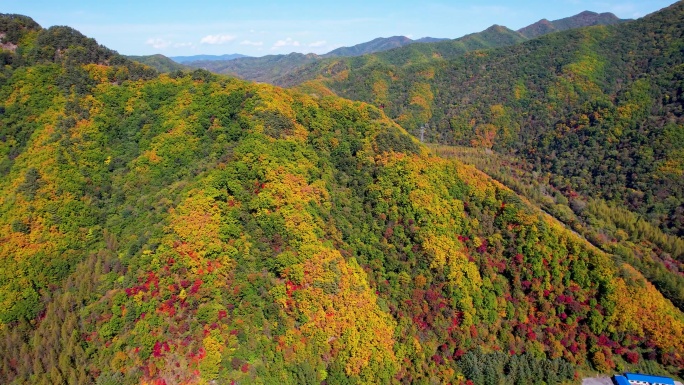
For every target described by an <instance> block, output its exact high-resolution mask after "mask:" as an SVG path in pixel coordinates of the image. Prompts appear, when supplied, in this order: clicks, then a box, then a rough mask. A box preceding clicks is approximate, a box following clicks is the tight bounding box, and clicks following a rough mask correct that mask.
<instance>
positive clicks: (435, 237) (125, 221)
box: [0, 15, 684, 385]
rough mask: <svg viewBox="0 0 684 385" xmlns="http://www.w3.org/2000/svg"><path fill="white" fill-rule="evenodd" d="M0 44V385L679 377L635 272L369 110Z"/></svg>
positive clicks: (111, 58)
mask: <svg viewBox="0 0 684 385" xmlns="http://www.w3.org/2000/svg"><path fill="white" fill-rule="evenodd" d="M0 28H2V30H0V33H4V34H5V35H4V36H5V39H6V40H5V41H3V44H4V47H9V46H10V44H11V45H13V46H15V47H14V48H13V49H10V50H7V49H6V48H3V51H2V52H1V54H2V58H3V60H4V62H5V63H6V65H5V66H4V67H3V69H2V71H3V72H2V77H0V96H1V97H0V100H2V105H1V106H0V111H1V113H2V115H0V119H1V120H0V138H1V140H0V156H1V158H0V162H1V163H0V164H2V168H0V175H2V178H0V237H1V238H0V259H2V264H1V265H0V266H1V267H0V382H2V383H7V384H26V383H31V384H61V383H69V384H77V383H83V384H85V383H95V384H150V383H154V384H203V383H212V382H213V381H215V382H216V383H231V382H234V383H257V384H259V383H263V384H270V383H276V382H277V383H282V384H320V383H322V382H326V383H330V384H383V383H386V384H389V383H431V382H432V383H464V384H465V383H467V382H466V380H468V381H470V382H472V383H473V384H477V385H481V384H491V383H504V382H505V383H516V384H517V383H524V384H529V383H542V381H543V383H545V384H561V383H564V382H565V383H567V382H569V381H573V380H575V379H576V377H577V373H578V372H579V371H582V370H598V371H601V372H612V371H613V370H616V369H617V370H622V369H629V370H635V371H636V370H641V371H649V372H656V373H669V375H674V376H681V375H682V374H684V373H682V369H683V368H684V357H683V356H682V351H681V347H682V346H684V314H683V313H682V312H681V311H680V310H678V309H677V308H676V307H674V306H673V305H672V303H671V302H669V301H667V300H666V299H664V297H663V296H662V295H661V294H660V293H659V292H658V291H657V290H656V288H655V287H654V286H653V285H651V284H650V283H649V282H647V281H646V280H645V279H644V278H643V277H642V276H641V274H640V273H639V272H638V271H636V270H635V269H634V268H632V267H631V266H629V265H627V264H624V263H622V262H621V261H620V260H619V259H615V258H613V257H612V256H611V255H609V254H606V253H604V252H602V251H600V250H598V249H596V248H595V247H593V246H591V245H590V244H589V243H588V242H586V241H585V240H584V239H582V238H581V237H579V236H577V235H576V234H574V233H573V232H571V231H569V230H567V229H565V228H564V227H563V226H562V225H561V224H559V223H558V222H557V221H555V220H553V219H552V218H551V217H549V216H548V215H546V214H544V213H543V212H542V211H540V210H539V209H537V208H535V207H534V206H532V205H531V204H530V203H529V202H527V201H526V200H525V199H522V198H521V197H520V196H518V195H516V194H515V193H513V192H512V191H511V190H509V189H508V188H506V187H504V186H503V185H502V184H500V183H498V182H496V181H494V180H492V179H491V178H489V177H488V176H486V175H485V174H483V173H481V172H479V171H477V170H476V169H475V168H473V167H469V166H465V165H463V164H462V163H460V162H458V161H453V160H445V159H441V158H436V157H432V156H430V155H429V151H428V150H427V149H426V148H425V147H424V146H422V145H421V144H419V143H417V142H416V140H415V139H413V138H412V137H411V136H410V135H408V134H407V133H406V131H405V130H404V129H403V128H402V127H400V126H399V125H397V124H396V123H395V122H393V121H392V120H390V119H389V118H387V117H386V116H385V115H384V113H383V112H382V111H381V110H380V109H378V108H376V107H373V106H372V105H370V104H366V103H362V102H353V101H349V100H345V99H342V98H339V97H335V96H326V97H321V96H318V97H312V96H309V95H306V94H304V93H301V92H298V91H295V90H285V89H280V88H276V87H274V86H270V85H265V84H254V83H248V82H244V81H241V80H237V79H234V78H228V77H219V76H216V75H212V74H210V73H209V72H207V71H204V70H196V71H193V72H191V73H185V74H183V73H173V74H172V75H166V74H161V75H159V74H156V73H154V71H151V70H150V68H149V67H145V66H141V65H139V64H137V63H134V62H131V61H128V60H127V59H125V58H123V57H121V56H119V55H117V54H116V53H115V52H113V51H110V50H107V49H106V48H104V47H101V46H99V45H97V43H96V42H95V41H94V40H92V39H88V38H85V37H83V36H82V35H80V34H78V33H77V32H75V31H74V30H71V29H66V28H65V27H53V28H50V29H47V30H45V29H42V28H40V27H39V26H38V25H37V24H35V23H34V22H32V20H30V19H29V18H25V17H24V18H18V17H9V16H6V15H3V16H2V17H0Z"/></svg>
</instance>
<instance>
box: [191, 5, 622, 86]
mask: <svg viewBox="0 0 684 385" xmlns="http://www.w3.org/2000/svg"><path fill="white" fill-rule="evenodd" d="M624 21H626V20H624V19H619V18H618V17H617V16H615V15H614V14H612V13H600V14H599V13H596V12H590V11H584V12H581V13H579V14H577V15H574V16H571V17H567V18H564V19H559V20H554V21H548V20H546V19H542V20H540V21H538V22H536V23H534V24H531V25H529V26H527V27H524V28H521V29H519V30H518V31H514V30H511V29H509V28H507V27H504V26H500V25H492V26H491V27H489V28H487V29H485V30H484V31H480V32H475V33H472V34H468V35H465V36H462V37H460V38H457V39H439V38H433V37H424V38H420V39H417V40H413V39H410V38H408V37H406V36H391V37H388V38H382V37H379V38H376V39H373V40H371V41H368V42H365V43H360V44H357V45H354V46H351V47H340V48H337V49H334V50H332V51H330V52H328V53H326V54H323V55H316V54H307V55H304V54H300V53H291V54H289V55H269V56H264V57H261V58H250V57H247V58H240V59H235V60H230V61H225V60H224V61H218V60H214V61H209V60H203V61H200V62H187V63H185V64H187V65H188V66H190V67H194V68H203V69H206V70H208V71H211V72H215V73H219V74H230V75H234V76H237V77H240V78H242V79H246V80H253V81H257V82H266V83H272V84H276V85H280V86H292V85H296V84H300V83H302V82H303V81H306V80H310V79H313V78H316V76H318V75H319V73H318V72H317V71H319V70H323V71H324V72H326V73H328V72H330V71H329V70H328V69H327V68H328V67H330V68H331V69H332V71H333V72H338V71H337V70H334V69H333V67H334V68H338V67H339V68H343V67H344V68H348V65H346V64H345V65H341V66H339V65H338V66H335V65H332V64H331V63H328V62H329V61H331V60H342V59H357V58H358V60H361V61H362V62H364V63H365V62H366V61H367V60H365V59H362V57H364V55H373V60H370V61H371V62H373V61H374V60H376V59H377V60H379V61H380V62H382V63H384V64H389V65H406V64H409V63H417V62H424V61H425V60H429V59H431V58H435V57H439V58H443V59H449V58H454V57H457V56H460V55H463V54H465V53H467V52H470V51H473V50H478V49H488V48H496V47H503V46H509V45H514V44H518V43H521V42H523V41H526V40H529V39H533V38H536V37H539V36H541V35H545V34H547V33H551V32H556V31H563V30H567V29H572V28H580V27H586V26H592V25H610V24H616V23H621V22H624Z"/></svg>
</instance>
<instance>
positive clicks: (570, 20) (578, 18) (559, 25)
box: [518, 11, 629, 39]
mask: <svg viewBox="0 0 684 385" xmlns="http://www.w3.org/2000/svg"><path fill="white" fill-rule="evenodd" d="M626 21H629V20H626V19H620V18H618V17H617V16H615V15H614V14H612V13H610V12H605V13H596V12H591V11H584V12H581V13H578V14H577V15H575V16H570V17H566V18H563V19H558V20H553V21H548V20H546V19H542V20H539V21H538V22H536V23H533V24H530V25H528V26H527V27H523V28H521V29H519V30H518V32H519V33H520V34H521V35H523V36H525V37H526V38H528V39H534V38H535V37H539V36H542V35H546V34H547V33H551V32H557V31H567V30H569V29H575V28H582V27H591V26H594V25H613V24H618V23H624V22H626Z"/></svg>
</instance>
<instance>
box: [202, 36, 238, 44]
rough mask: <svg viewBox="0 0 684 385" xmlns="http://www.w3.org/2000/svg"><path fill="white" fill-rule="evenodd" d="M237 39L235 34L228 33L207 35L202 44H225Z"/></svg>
mask: <svg viewBox="0 0 684 385" xmlns="http://www.w3.org/2000/svg"><path fill="white" fill-rule="evenodd" d="M233 40H235V36H233V35H228V34H219V35H207V36H205V37H203V38H202V40H200V43H202V44H225V43H228V42H229V41H233Z"/></svg>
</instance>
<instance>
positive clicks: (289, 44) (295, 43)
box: [271, 37, 301, 49]
mask: <svg viewBox="0 0 684 385" xmlns="http://www.w3.org/2000/svg"><path fill="white" fill-rule="evenodd" d="M300 45H301V44H300V43H299V42H298V41H297V40H292V38H291V37H288V38H287V39H285V40H278V41H276V42H275V44H273V47H271V49H278V48H283V47H299V46H300Z"/></svg>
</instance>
